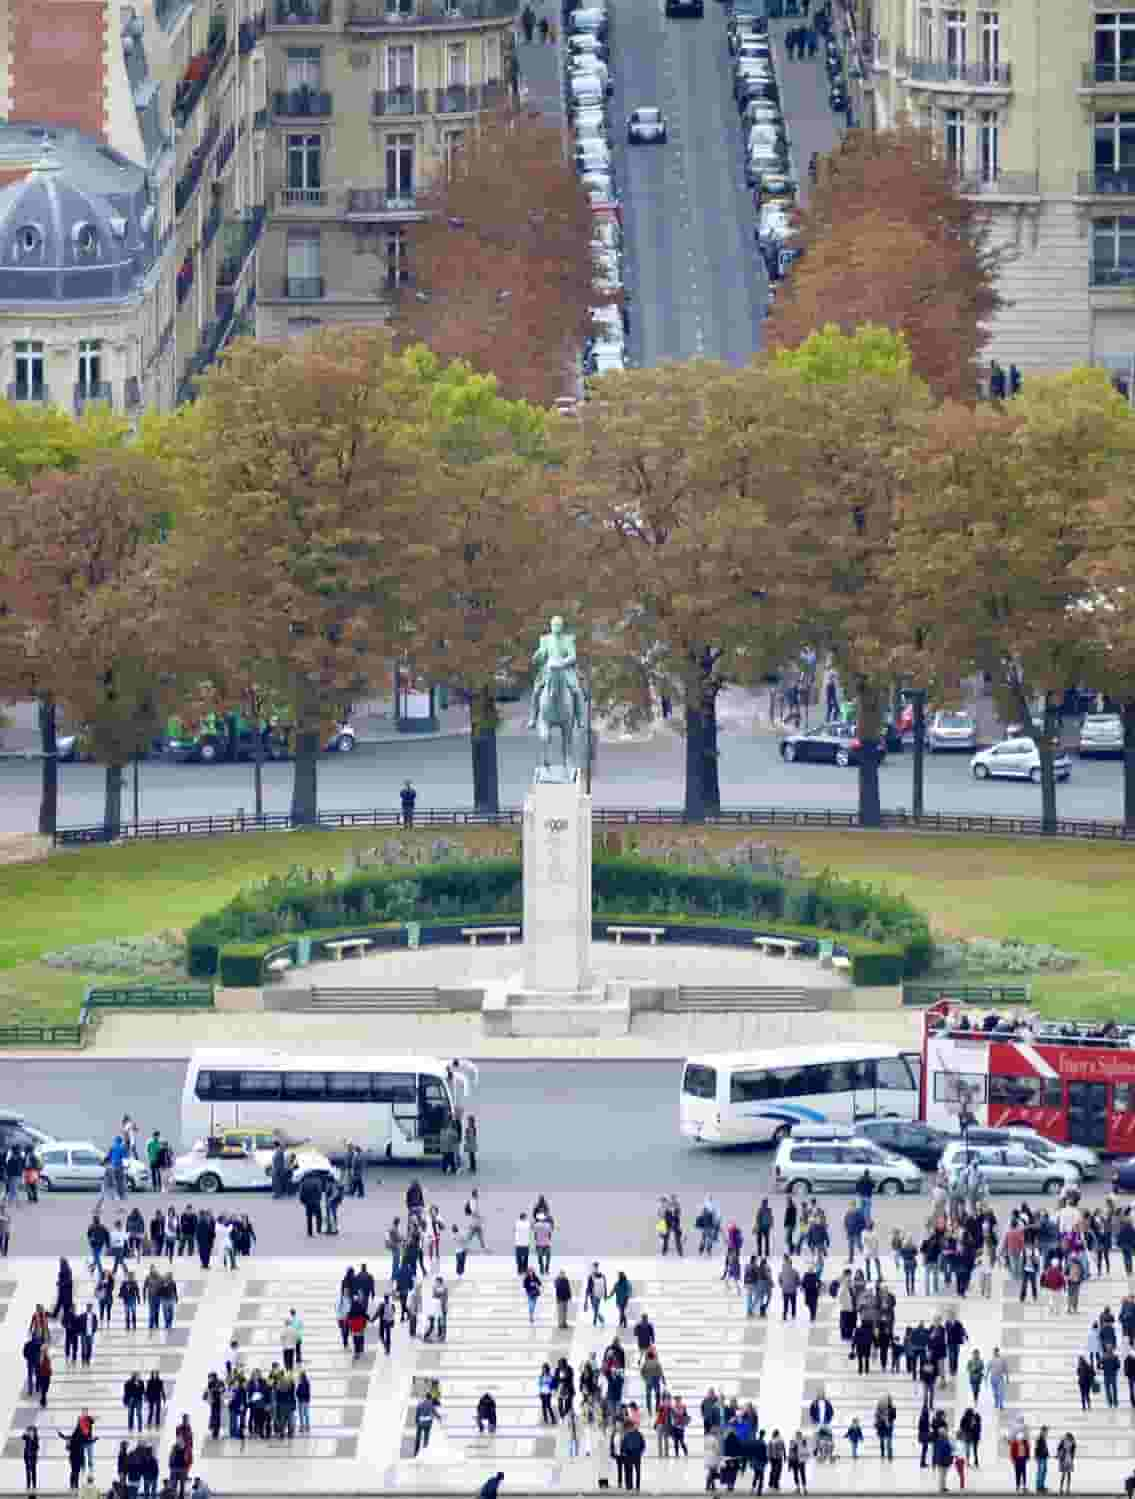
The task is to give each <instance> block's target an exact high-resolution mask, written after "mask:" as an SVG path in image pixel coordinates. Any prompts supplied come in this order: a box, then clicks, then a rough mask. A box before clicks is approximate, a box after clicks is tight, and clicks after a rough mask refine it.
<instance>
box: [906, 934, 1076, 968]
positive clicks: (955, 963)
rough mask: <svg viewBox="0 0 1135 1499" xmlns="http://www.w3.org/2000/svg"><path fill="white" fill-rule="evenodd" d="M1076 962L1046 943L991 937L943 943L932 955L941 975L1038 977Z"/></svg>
mask: <svg viewBox="0 0 1135 1499" xmlns="http://www.w3.org/2000/svg"><path fill="white" fill-rule="evenodd" d="M1078 962H1079V959H1078V958H1077V957H1076V955H1075V954H1074V953H1069V952H1064V951H1063V949H1062V948H1059V947H1050V946H1049V945H1048V944H1047V943H1043V942H1035V943H1034V942H1013V941H1008V942H1001V941H998V940H997V939H996V938H994V937H972V938H969V939H968V940H962V941H955V942H943V943H942V944H941V945H940V946H939V947H938V948H937V950H936V951H935V954H934V968H935V970H936V971H941V972H943V973H958V972H961V973H974V974H988V973H1039V972H1041V971H1042V970H1044V969H1049V970H1060V969H1065V968H1074V967H1075V966H1076V964H1077V963H1078Z"/></svg>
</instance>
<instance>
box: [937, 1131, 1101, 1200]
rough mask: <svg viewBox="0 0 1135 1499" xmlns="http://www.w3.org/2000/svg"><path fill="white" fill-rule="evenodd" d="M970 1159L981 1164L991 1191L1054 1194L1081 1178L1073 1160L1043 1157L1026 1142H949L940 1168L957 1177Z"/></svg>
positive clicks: (987, 1185) (1073, 1184)
mask: <svg viewBox="0 0 1135 1499" xmlns="http://www.w3.org/2000/svg"><path fill="white" fill-rule="evenodd" d="M971 1162H976V1164H977V1166H978V1167H979V1168H980V1170H981V1174H982V1176H983V1177H984V1179H985V1187H986V1190H987V1191H989V1192H1044V1193H1047V1194H1048V1195H1049V1196H1052V1197H1055V1196H1056V1195H1057V1194H1058V1193H1060V1192H1063V1190H1064V1188H1065V1187H1074V1186H1076V1185H1077V1184H1078V1183H1079V1180H1080V1173H1079V1171H1078V1170H1077V1169H1076V1167H1075V1166H1073V1165H1072V1164H1071V1163H1070V1162H1068V1161H1046V1160H1043V1159H1042V1158H1041V1157H1040V1156H1039V1155H1034V1154H1033V1152H1032V1151H1030V1150H1027V1149H1026V1148H1025V1147H1024V1146H1023V1145H1021V1146H1016V1145H1012V1146H1007V1147H1001V1146H997V1145H966V1144H964V1143H963V1142H962V1141H961V1140H953V1141H951V1142H950V1144H949V1145H947V1146H946V1148H945V1150H944V1151H943V1152H942V1160H941V1162H940V1165H939V1169H940V1170H942V1171H944V1172H945V1173H946V1175H947V1176H948V1177H956V1175H957V1173H958V1172H960V1171H961V1170H962V1168H963V1167H965V1166H968V1165H969V1164H970V1163H971Z"/></svg>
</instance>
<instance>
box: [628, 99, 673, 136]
mask: <svg viewBox="0 0 1135 1499" xmlns="http://www.w3.org/2000/svg"><path fill="white" fill-rule="evenodd" d="M665 144H666V116H665V115H664V114H663V113H662V111H661V110H660V109H658V108H656V107H655V106H654V105H653V104H642V105H640V106H639V107H638V109H632V110H631V112H630V114H629V115H628V116H627V145H628V146H641V145H659V146H664V145H665Z"/></svg>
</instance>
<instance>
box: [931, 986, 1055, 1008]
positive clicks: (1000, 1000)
mask: <svg viewBox="0 0 1135 1499" xmlns="http://www.w3.org/2000/svg"><path fill="white" fill-rule="evenodd" d="M1029 992H1030V990H1029V985H1028V984H904V985H903V986H902V1002H903V1004H904V1005H911V1006H919V1007H920V1006H925V1005H934V1004H937V1003H938V1001H939V1000H942V999H945V1000H949V1001H950V1002H951V1003H953V1004H959V1005H1027V1004H1028V1002H1029Z"/></svg>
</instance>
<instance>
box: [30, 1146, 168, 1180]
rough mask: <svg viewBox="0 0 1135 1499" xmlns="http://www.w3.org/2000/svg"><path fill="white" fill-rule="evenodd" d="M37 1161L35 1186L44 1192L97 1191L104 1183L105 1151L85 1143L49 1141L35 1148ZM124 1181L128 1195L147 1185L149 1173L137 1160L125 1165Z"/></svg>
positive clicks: (129, 1161) (146, 1167)
mask: <svg viewBox="0 0 1135 1499" xmlns="http://www.w3.org/2000/svg"><path fill="white" fill-rule="evenodd" d="M36 1153H37V1154H38V1156H39V1160H40V1175H39V1184H40V1186H41V1187H42V1188H43V1190H44V1191H45V1192H63V1191H68V1190H74V1189H76V1188H79V1189H82V1188H86V1189H87V1190H88V1191H92V1192H100V1191H101V1190H102V1188H103V1184H104V1182H105V1180H106V1151H105V1150H100V1149H99V1148H98V1146H97V1145H92V1144H91V1142H90V1141H89V1140H51V1141H50V1142H49V1143H48V1144H46V1145H40V1146H37V1148H36ZM126 1182H127V1185H128V1186H129V1188H130V1190H131V1191H132V1192H140V1191H142V1190H144V1189H145V1188H146V1187H147V1186H149V1183H150V1171H149V1167H148V1166H144V1165H143V1164H142V1162H141V1161H135V1160H128V1161H127V1162H126Z"/></svg>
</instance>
